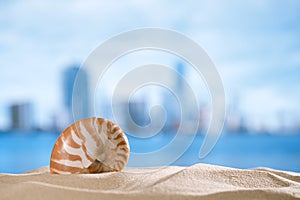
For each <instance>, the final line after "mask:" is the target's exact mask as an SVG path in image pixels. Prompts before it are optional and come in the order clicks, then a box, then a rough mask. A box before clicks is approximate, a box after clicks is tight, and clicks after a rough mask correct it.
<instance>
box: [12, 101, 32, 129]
mask: <svg viewBox="0 0 300 200" xmlns="http://www.w3.org/2000/svg"><path fill="white" fill-rule="evenodd" d="M10 113H11V128H12V129H13V130H19V131H29V130H32V129H33V128H34V125H33V109H32V104H31V103H30V102H22V103H15V104H12V105H11V106H10Z"/></svg>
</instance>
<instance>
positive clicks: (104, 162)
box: [50, 117, 130, 174]
mask: <svg viewBox="0 0 300 200" xmlns="http://www.w3.org/2000/svg"><path fill="white" fill-rule="evenodd" d="M129 152H130V149H129V144H128V140H127V138H126V135H125V134H124V132H123V131H122V130H121V129H120V127H118V126H117V125H116V124H114V123H113V122H111V121H109V120H107V119H103V118H96V117H93V118H87V119H82V120H79V121H77V122H75V123H74V124H72V125H71V126H69V127H68V128H67V129H65V130H64V131H63V133H62V134H61V135H60V136H59V138H58V139H57V141H56V143H55V145H54V147H53V150H52V154H51V159H50V172H51V173H54V174H70V173H71V174H77V173H101V172H113V171H121V170H122V169H123V168H124V167H125V165H126V164H127V161H128V158H129Z"/></svg>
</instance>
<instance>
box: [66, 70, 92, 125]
mask: <svg viewBox="0 0 300 200" xmlns="http://www.w3.org/2000/svg"><path fill="white" fill-rule="evenodd" d="M79 70H80V71H79ZM79 72H80V73H79ZM78 78H80V79H79V80H80V82H77V83H76V84H77V88H78V89H79V91H80V92H79V93H74V92H73V90H74V85H75V81H76V79H77V80H78ZM88 89H89V88H88V75H87V73H86V72H85V71H83V69H80V67H79V66H78V65H73V66H71V67H69V68H67V69H66V70H65V71H64V73H63V97H64V98H63V101H64V107H65V109H66V111H67V114H68V116H69V123H70V122H73V120H74V119H73V111H74V108H75V107H76V113H75V114H76V119H79V118H80V119H81V118H86V117H90V116H89V109H90V106H89V93H88ZM73 101H74V103H75V104H74V105H73ZM73 106H74V107H73Z"/></svg>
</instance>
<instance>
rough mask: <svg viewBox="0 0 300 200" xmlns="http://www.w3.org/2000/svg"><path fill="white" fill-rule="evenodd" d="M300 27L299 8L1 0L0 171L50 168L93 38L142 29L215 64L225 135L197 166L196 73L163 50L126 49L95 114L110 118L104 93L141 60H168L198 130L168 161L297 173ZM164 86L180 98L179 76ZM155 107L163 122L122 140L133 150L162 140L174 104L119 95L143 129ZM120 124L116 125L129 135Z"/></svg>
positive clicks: (205, 101) (172, 128) (256, 1)
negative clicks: (163, 34)
mask: <svg viewBox="0 0 300 200" xmlns="http://www.w3.org/2000/svg"><path fill="white" fill-rule="evenodd" d="M299 22H300V2H299V1H297V0H294V1H271V0H251V1H250V0H249V1H247V0H246V1H237V0H236V1H226V2H225V1H221V0H220V1H137V0H130V1H92V0H88V1H58V0H54V1H33V0H29V1H26V2H24V1H0V61H1V65H0V83H1V84H0V91H1V93H0V172H1V173H4V172H5V173H21V172H24V171H28V170H32V169H35V168H37V167H42V166H45V165H49V159H50V154H51V150H52V147H53V145H54V143H55V141H56V139H57V137H58V136H59V134H60V132H61V131H62V130H63V129H64V128H66V127H67V126H68V125H69V124H70V123H72V109H71V104H72V89H73V84H74V80H75V78H76V74H77V72H78V70H79V67H80V65H81V64H82V63H83V62H84V60H85V59H86V58H87V56H88V55H89V54H90V53H91V52H92V51H93V50H94V49H95V48H96V47H97V46H98V45H99V44H101V42H103V41H105V40H107V39H109V38H110V37H112V36H114V35H117V34H119V33H121V32H124V31H129V30H132V29H136V28H143V27H160V28H167V29H172V30H175V31H178V32H180V33H182V34H184V35H186V36H188V37H189V38H191V39H192V40H194V41H196V42H197V43H198V44H199V45H200V46H201V47H202V48H204V49H205V51H206V52H207V54H208V55H209V56H210V58H211V59H212V60H213V62H214V63H215V65H216V67H217V69H218V71H219V73H220V76H221V78H222V80H223V84H224V87H225V93H226V100H227V115H226V120H225V124H224V131H223V133H222V136H221V138H220V140H219V141H218V143H217V144H216V146H215V148H214V149H213V150H212V152H211V153H210V154H209V155H208V156H207V157H206V158H204V159H199V158H198V152H199V148H200V146H201V144H202V141H203V138H204V135H205V131H206V129H207V126H208V125H209V120H210V113H211V105H210V96H209V93H208V91H207V89H206V87H205V84H204V83H203V80H202V79H201V77H198V76H197V75H195V74H196V73H195V71H193V68H192V67H191V66H190V65H189V64H188V63H186V62H184V61H183V60H181V59H180V58H179V57H176V56H175V55H170V54H168V53H166V52H153V51H144V52H133V53H132V54H129V55H127V56H125V57H124V58H120V60H118V62H116V63H114V64H113V66H112V67H111V69H110V70H109V71H107V73H106V76H105V77H104V78H103V79H102V82H100V83H99V85H98V88H97V91H96V94H95V96H94V97H95V98H96V101H97V102H98V103H96V105H94V106H95V114H96V115H97V116H98V117H105V118H109V119H111V120H113V115H112V113H111V109H110V98H111V95H112V94H111V91H112V90H113V87H114V86H115V85H116V84H117V82H118V80H120V77H122V76H123V75H124V74H126V73H127V72H128V71H129V70H132V69H133V68H134V67H135V66H139V65H141V64H149V63H159V64H165V65H168V66H170V67H171V68H173V69H174V70H176V71H177V72H178V73H179V74H181V75H182V76H183V77H184V78H185V79H186V80H187V82H188V83H190V85H191V87H192V88H193V91H194V93H195V94H196V96H197V98H198V101H199V102H198V103H199V108H200V111H199V112H200V113H199V116H200V117H199V119H197V120H196V121H193V123H198V124H199V130H198V134H197V135H196V138H195V140H194V141H193V143H192V145H191V146H190V147H189V149H188V150H187V151H186V152H185V153H184V154H183V155H182V156H181V157H180V158H179V159H178V160H176V161H175V162H174V163H173V164H174V165H182V166H188V165H192V164H195V163H210V164H218V165H223V166H230V167H238V168H254V167H271V168H275V169H282V170H290V171H297V172H300V105H299V102H300V90H299V89H300V37H299V35H300V23H299ZM166 78H167V79H168V80H169V81H170V83H172V84H173V85H174V87H175V88H177V92H178V93H179V94H182V95H184V93H185V91H183V90H182V87H181V85H182V83H181V80H179V79H178V78H176V77H166ZM88 84H89V74H88V73H87V74H86V84H85V85H82V91H83V93H82V100H83V101H86V102H87V103H86V104H87V109H90V107H91V106H92V105H88V104H89V103H88V102H89V100H88V99H87V98H88V96H89V94H87V93H88V92H89V90H88V87H89V85H88ZM124 88H125V89H126V86H125V87H124ZM187 98H188V97H187ZM156 104H160V105H163V107H164V108H165V111H166V116H167V120H166V123H165V126H164V127H163V129H162V130H161V132H160V133H159V134H158V135H157V136H155V137H151V138H148V139H141V138H136V137H132V136H130V134H129V135H128V137H129V142H130V145H131V149H132V151H135V152H149V151H153V150H156V149H158V148H160V147H162V146H164V145H166V144H168V142H169V141H170V140H171V139H172V138H173V137H174V135H175V134H176V131H177V128H178V123H179V121H180V107H179V105H178V102H177V100H176V98H175V97H174V96H173V95H172V93H171V92H169V91H167V90H165V89H164V88H161V87H159V86H152V87H149V88H147V87H146V88H144V89H141V90H140V91H138V92H136V93H135V94H134V95H133V97H132V98H131V101H130V102H129V103H127V102H124V101H122V96H121V94H120V102H119V105H118V109H121V110H122V109H124V107H126V106H129V109H130V113H131V116H132V118H133V120H134V121H135V122H136V123H137V124H138V125H141V126H143V125H147V124H149V112H148V110H149V108H150V107H151V106H153V105H156ZM183 106H188V105H183ZM189 109H191V110H193V108H189ZM83 112H84V111H83ZM126 120H127V119H126V118H124V120H123V122H122V123H121V124H120V126H121V127H123V128H125V129H126V130H129V131H130V132H132V133H134V132H135V130H134V128H132V127H128V123H127V122H126ZM139 134H143V133H139ZM187 135H188V132H187ZM162 159H163V158H162Z"/></svg>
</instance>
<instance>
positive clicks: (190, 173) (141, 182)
mask: <svg viewBox="0 0 300 200" xmlns="http://www.w3.org/2000/svg"><path fill="white" fill-rule="evenodd" d="M0 199H24V200H26V199H56V200H57V199H160V200H162V199H300V174H299V173H292V172H285V171H277V170H272V169H266V168H260V169H251V170H240V169H234V168H226V167H220V166H213V165H205V164H197V165H194V166H191V167H176V166H169V167H163V168H149V169H147V168H144V169H141V168H128V169H125V170H124V171H122V172H113V173H103V174H79V175H53V174H50V173H49V168H48V167H44V168H40V169H37V170H34V171H31V172H28V173H25V174H18V175H15V174H1V175H0Z"/></svg>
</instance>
